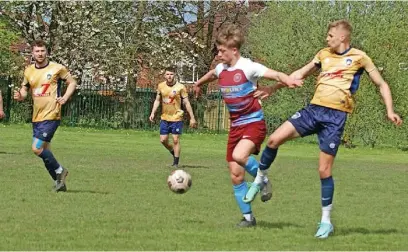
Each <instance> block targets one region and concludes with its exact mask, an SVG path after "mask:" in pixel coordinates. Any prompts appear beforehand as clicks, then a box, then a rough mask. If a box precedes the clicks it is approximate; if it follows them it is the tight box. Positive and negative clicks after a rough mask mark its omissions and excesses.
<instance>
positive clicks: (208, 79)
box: [193, 69, 218, 97]
mask: <svg viewBox="0 0 408 252" xmlns="http://www.w3.org/2000/svg"><path fill="white" fill-rule="evenodd" d="M217 78H218V77H217V75H216V73H215V69H212V70H210V71H209V72H208V73H206V74H205V75H204V76H203V77H201V78H200V79H199V80H198V81H197V82H196V83H195V84H194V86H193V90H194V93H195V96H196V97H198V95H199V94H200V91H201V88H200V86H202V85H204V84H206V83H208V82H211V81H214V80H216V79H217Z"/></svg>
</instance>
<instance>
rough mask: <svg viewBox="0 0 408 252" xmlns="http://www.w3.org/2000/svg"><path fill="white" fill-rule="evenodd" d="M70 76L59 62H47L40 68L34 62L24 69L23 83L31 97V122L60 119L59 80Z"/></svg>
mask: <svg viewBox="0 0 408 252" xmlns="http://www.w3.org/2000/svg"><path fill="white" fill-rule="evenodd" d="M68 78H71V75H70V73H69V72H68V69H67V68H66V67H64V66H63V65H61V64H58V63H55V62H49V63H48V65H46V66H45V67H42V68H37V67H36V66H35V64H32V65H30V66H29V67H27V68H26V70H25V71H24V81H23V85H24V86H26V87H28V88H30V89H31V95H32V97H33V117H32V121H33V122H42V121H46V120H60V119H61V105H60V104H58V103H57V101H56V98H57V97H59V96H61V81H62V80H66V79H68Z"/></svg>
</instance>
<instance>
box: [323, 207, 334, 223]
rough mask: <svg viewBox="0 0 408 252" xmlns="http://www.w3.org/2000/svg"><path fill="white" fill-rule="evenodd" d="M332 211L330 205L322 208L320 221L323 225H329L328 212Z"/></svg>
mask: <svg viewBox="0 0 408 252" xmlns="http://www.w3.org/2000/svg"><path fill="white" fill-rule="evenodd" d="M331 210H332V204H330V205H328V206H325V207H322V220H321V222H322V223H323V222H324V223H330V224H331V222H330V212H331Z"/></svg>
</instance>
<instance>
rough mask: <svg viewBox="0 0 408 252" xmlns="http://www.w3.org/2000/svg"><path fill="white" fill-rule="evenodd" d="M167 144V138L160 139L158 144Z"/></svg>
mask: <svg viewBox="0 0 408 252" xmlns="http://www.w3.org/2000/svg"><path fill="white" fill-rule="evenodd" d="M167 142H168V139H167V138H160V143H161V144H164V145H166V144H167Z"/></svg>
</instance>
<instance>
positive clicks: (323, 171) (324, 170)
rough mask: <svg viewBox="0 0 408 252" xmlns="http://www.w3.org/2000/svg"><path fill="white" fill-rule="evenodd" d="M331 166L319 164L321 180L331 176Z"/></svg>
mask: <svg viewBox="0 0 408 252" xmlns="http://www.w3.org/2000/svg"><path fill="white" fill-rule="evenodd" d="M331 168H332V165H331V164H319V175H320V178H328V177H330V176H331V170H332V169H331Z"/></svg>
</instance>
